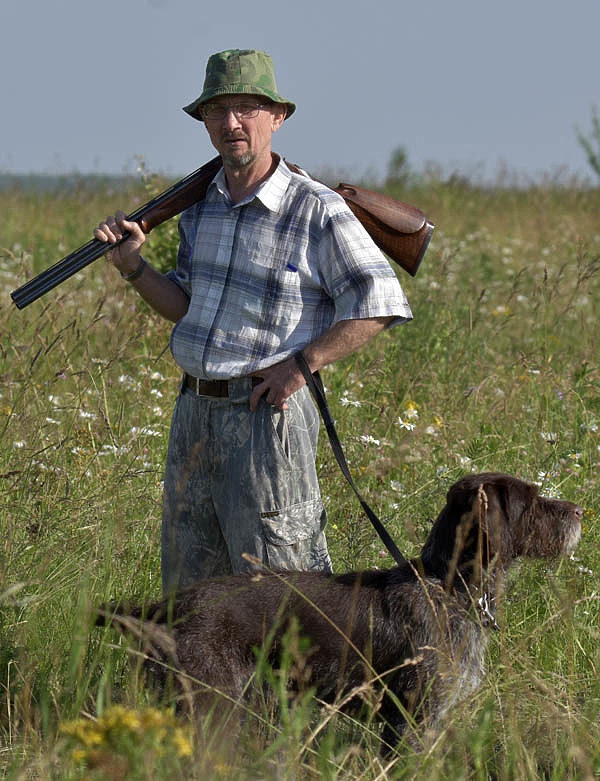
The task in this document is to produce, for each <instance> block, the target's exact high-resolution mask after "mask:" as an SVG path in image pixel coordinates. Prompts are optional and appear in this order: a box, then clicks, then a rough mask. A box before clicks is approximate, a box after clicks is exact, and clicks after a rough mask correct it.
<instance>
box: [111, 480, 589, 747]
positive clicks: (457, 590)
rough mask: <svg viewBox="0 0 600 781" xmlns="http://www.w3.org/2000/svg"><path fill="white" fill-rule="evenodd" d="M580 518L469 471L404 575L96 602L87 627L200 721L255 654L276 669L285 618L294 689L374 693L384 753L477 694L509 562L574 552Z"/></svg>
mask: <svg viewBox="0 0 600 781" xmlns="http://www.w3.org/2000/svg"><path fill="white" fill-rule="evenodd" d="M582 515H583V511H582V509H581V508H580V507H578V506H577V505H575V504H572V503H571V502H567V501H562V500H557V499H547V498H544V497H541V496H539V495H538V489H537V487H536V486H535V485H533V484H531V483H526V482H524V481H522V480H519V479H517V478H515V477H511V476H509V475H504V474H496V473H485V474H472V475H468V476H467V477H463V478H462V479H461V480H459V481H458V482H457V483H455V484H454V485H453V486H452V487H451V488H450V490H449V491H448V495H447V503H446V505H445V507H444V508H443V510H442V511H441V513H440V514H439V516H438V518H437V520H436V521H435V523H434V525H433V528H432V530H431V533H430V534H429V537H428V539H427V541H426V543H425V545H424V547H423V550H422V552H421V556H420V558H418V559H414V560H413V561H411V562H410V563H407V564H406V565H405V566H403V567H395V568H393V569H389V570H373V571H366V572H351V573H347V574H343V575H334V576H325V575H321V574H317V573H308V572H285V573H266V574H257V575H237V576H235V575H234V576H230V577H225V578H221V579H215V580H209V581H200V582H198V583H197V584H195V585H194V586H192V587H190V588H188V589H186V590H184V591H181V592H179V593H178V594H176V595H175V597H174V598H173V599H172V600H163V601H160V602H156V603H153V604H151V605H149V606H146V607H145V608H140V607H136V608H131V607H124V606H122V605H112V606H107V607H105V608H103V609H102V610H101V611H100V612H101V615H100V617H99V618H98V624H104V623H112V624H113V625H114V626H115V627H116V628H118V629H119V630H121V631H123V632H125V633H131V632H133V633H134V634H137V635H139V636H141V637H143V638H145V640H146V649H145V650H146V653H147V655H148V658H149V660H150V663H151V666H152V668H153V672H154V675H155V677H156V676H158V677H159V678H160V676H161V669H163V670H164V669H165V668H164V665H166V666H168V667H169V668H171V670H173V669H174V670H176V671H178V673H179V674H178V676H177V677H178V680H179V684H178V685H179V686H181V687H182V690H183V691H182V693H187V699H188V701H190V699H191V701H193V703H194V707H199V708H200V709H201V711H203V710H204V709H205V708H206V707H207V705H208V703H209V702H210V703H211V704H213V705H214V701H215V700H214V698H215V691H218V692H220V693H221V694H220V695H219V696H221V698H223V697H224V698H225V699H226V700H227V701H228V702H230V703H231V702H236V701H239V700H240V699H242V698H243V696H244V692H245V691H246V689H247V687H248V683H249V681H250V680H251V679H252V676H253V673H254V670H255V664H256V650H255V649H257V648H263V649H264V651H265V653H266V654H268V658H269V661H270V663H271V664H272V665H273V666H274V667H277V665H278V663H279V660H280V654H281V649H282V638H283V636H284V634H285V632H286V630H288V629H289V627H290V621H291V620H292V618H295V620H296V621H297V622H298V626H299V631H300V633H301V634H302V635H303V636H306V637H307V638H309V640H310V651H309V652H308V654H307V660H306V662H307V666H306V667H305V669H304V678H305V681H304V682H303V683H307V684H308V685H311V686H314V687H315V689H316V693H317V696H318V697H320V698H321V699H324V700H327V701H335V700H336V698H337V699H338V702H339V701H340V700H341V699H344V700H345V701H346V702H347V701H350V700H352V696H351V693H352V692H353V690H355V691H356V692H359V690H360V691H361V692H364V691H365V688H369V687H365V683H366V682H370V683H371V686H370V688H371V690H375V691H379V692H380V693H381V699H380V701H379V707H378V716H379V717H380V718H382V719H383V721H384V722H385V726H384V732H383V740H384V741H385V743H386V744H387V745H388V747H389V746H393V745H395V743H396V742H397V741H398V738H399V736H401V735H402V734H403V733H406V728H407V726H408V725H410V731H409V732H408V733H406V737H407V738H408V739H409V740H410V741H411V742H412V743H413V744H416V743H417V742H418V732H419V730H417V731H415V729H416V728H417V727H423V726H428V727H432V728H434V729H435V728H436V727H438V728H439V726H440V722H441V720H442V718H443V715H444V713H445V711H446V710H447V709H448V708H449V707H450V706H451V705H452V703H453V702H455V701H456V699H457V697H458V696H459V695H461V696H464V695H465V694H466V693H468V692H470V691H472V690H473V689H474V687H476V686H477V685H478V683H479V681H480V679H481V676H482V674H483V658H484V650H485V646H486V642H487V635H488V632H489V631H490V625H495V619H494V615H493V611H494V605H495V601H496V599H497V596H498V591H499V589H500V587H501V580H502V575H503V573H504V572H506V570H507V569H508V567H509V566H510V564H511V563H512V561H513V560H514V559H515V558H517V557H518V556H529V557H543V558H551V557H555V556H558V555H559V554H561V553H565V552H568V551H570V550H572V549H573V548H574V547H575V546H576V545H577V542H578V541H579V537H580V534H581V519H582ZM298 685H300V683H299V682H298V681H297V680H296V681H293V680H292V681H290V687H297V686H298ZM207 687H210V688H209V689H208V690H207ZM354 699H355V700H359V698H358V697H354Z"/></svg>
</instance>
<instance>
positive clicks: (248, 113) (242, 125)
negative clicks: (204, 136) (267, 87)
mask: <svg viewBox="0 0 600 781" xmlns="http://www.w3.org/2000/svg"><path fill="white" fill-rule="evenodd" d="M253 114H256V116H253ZM202 116H203V118H204V123H205V125H206V129H207V131H208V135H209V136H210V140H211V142H212V145H213V146H214V147H215V149H216V150H217V152H218V153H219V154H220V155H221V157H222V158H223V162H224V163H225V164H226V165H227V166H229V167H230V168H244V167H245V166H247V165H250V164H251V163H254V162H255V161H257V160H261V159H262V158H264V159H265V163H266V162H267V158H268V162H269V164H270V162H271V136H272V135H273V133H274V132H275V131H276V130H278V129H279V128H280V127H281V124H282V122H283V120H284V119H285V107H284V106H281V105H279V104H277V103H271V102H270V101H269V100H268V98H264V97H262V96H261V95H220V96H219V97H217V98H214V99H213V100H211V101H209V102H208V103H206V104H205V105H204V106H203V107H202Z"/></svg>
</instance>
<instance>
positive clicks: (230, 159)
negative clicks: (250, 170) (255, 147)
mask: <svg viewBox="0 0 600 781" xmlns="http://www.w3.org/2000/svg"><path fill="white" fill-rule="evenodd" d="M222 159H223V162H224V163H227V165H228V166H229V167H230V168H245V167H246V166H247V165H248V164H249V163H251V162H252V161H253V160H254V155H253V154H252V152H246V153H245V154H243V155H240V156H239V157H238V156H235V157H234V156H233V155H227V154H225V155H222Z"/></svg>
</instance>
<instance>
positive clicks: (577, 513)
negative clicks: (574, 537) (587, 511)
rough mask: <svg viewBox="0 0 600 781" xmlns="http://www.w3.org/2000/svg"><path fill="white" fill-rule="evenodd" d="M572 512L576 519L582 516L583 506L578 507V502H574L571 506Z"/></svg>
mask: <svg viewBox="0 0 600 781" xmlns="http://www.w3.org/2000/svg"><path fill="white" fill-rule="evenodd" d="M573 512H574V514H575V517H576V518H577V520H578V521H580V520H581V519H582V518H583V507H580V506H579V505H578V504H576V505H575V507H574V508H573Z"/></svg>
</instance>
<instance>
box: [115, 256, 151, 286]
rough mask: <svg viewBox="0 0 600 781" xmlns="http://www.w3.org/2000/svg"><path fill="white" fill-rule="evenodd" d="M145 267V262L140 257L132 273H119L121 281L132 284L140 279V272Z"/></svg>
mask: <svg viewBox="0 0 600 781" xmlns="http://www.w3.org/2000/svg"><path fill="white" fill-rule="evenodd" d="M146 265H147V264H146V261H145V260H144V258H143V257H142V256H141V255H140V262H139V263H138V266H137V268H136V269H135V270H134V271H132V272H131V273H130V274H123V272H122V271H121V272H119V273H120V274H121V276H122V277H123V279H124V280H125V281H126V282H133V281H134V279H137V278H138V277H140V276H141V275H142V272H143V271H144V269H145V268H146Z"/></svg>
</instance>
